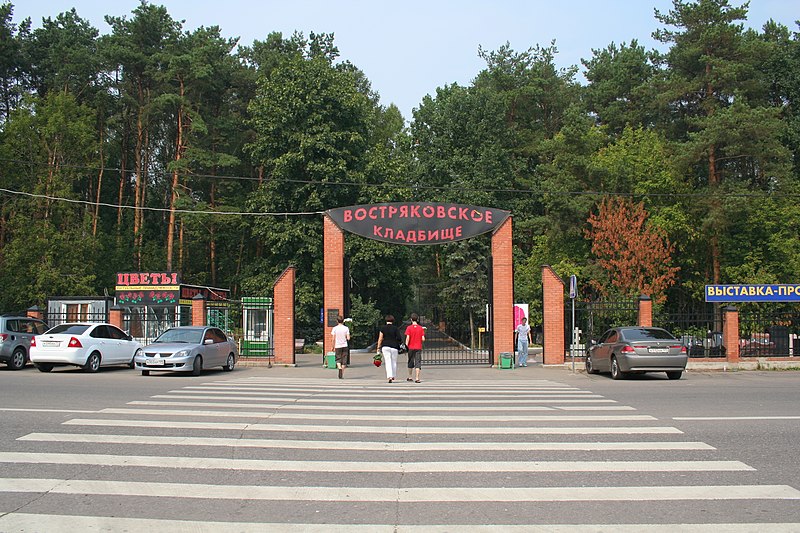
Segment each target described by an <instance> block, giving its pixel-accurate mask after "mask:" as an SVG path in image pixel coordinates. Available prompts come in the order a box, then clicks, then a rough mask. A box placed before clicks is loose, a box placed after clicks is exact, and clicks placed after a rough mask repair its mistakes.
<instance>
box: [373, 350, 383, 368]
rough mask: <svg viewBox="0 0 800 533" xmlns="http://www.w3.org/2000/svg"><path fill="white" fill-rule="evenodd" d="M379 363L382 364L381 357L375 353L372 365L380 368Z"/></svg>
mask: <svg viewBox="0 0 800 533" xmlns="http://www.w3.org/2000/svg"><path fill="white" fill-rule="evenodd" d="M381 362H383V356H382V355H381V354H379V353H376V354H375V356H374V357H373V358H372V364H373V365H375V366H381Z"/></svg>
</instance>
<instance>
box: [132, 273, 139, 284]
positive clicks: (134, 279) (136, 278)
mask: <svg viewBox="0 0 800 533" xmlns="http://www.w3.org/2000/svg"><path fill="white" fill-rule="evenodd" d="M138 284H139V274H131V285H138Z"/></svg>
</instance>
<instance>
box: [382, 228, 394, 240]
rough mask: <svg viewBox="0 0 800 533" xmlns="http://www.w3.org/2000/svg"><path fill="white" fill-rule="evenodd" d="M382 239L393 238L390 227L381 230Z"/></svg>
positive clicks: (392, 231)
mask: <svg viewBox="0 0 800 533" xmlns="http://www.w3.org/2000/svg"><path fill="white" fill-rule="evenodd" d="M383 238H384V239H394V230H393V229H392V228H386V230H385V231H384V232H383Z"/></svg>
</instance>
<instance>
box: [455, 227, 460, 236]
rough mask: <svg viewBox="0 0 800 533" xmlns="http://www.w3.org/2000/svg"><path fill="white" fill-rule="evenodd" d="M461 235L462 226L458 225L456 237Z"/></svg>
mask: <svg viewBox="0 0 800 533" xmlns="http://www.w3.org/2000/svg"><path fill="white" fill-rule="evenodd" d="M459 237H461V226H456V238H459Z"/></svg>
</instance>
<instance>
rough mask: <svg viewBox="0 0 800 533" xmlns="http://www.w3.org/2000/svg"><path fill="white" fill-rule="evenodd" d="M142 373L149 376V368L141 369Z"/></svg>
mask: <svg viewBox="0 0 800 533" xmlns="http://www.w3.org/2000/svg"><path fill="white" fill-rule="evenodd" d="M142 375H143V376H149V375H150V371H149V370H142Z"/></svg>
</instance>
